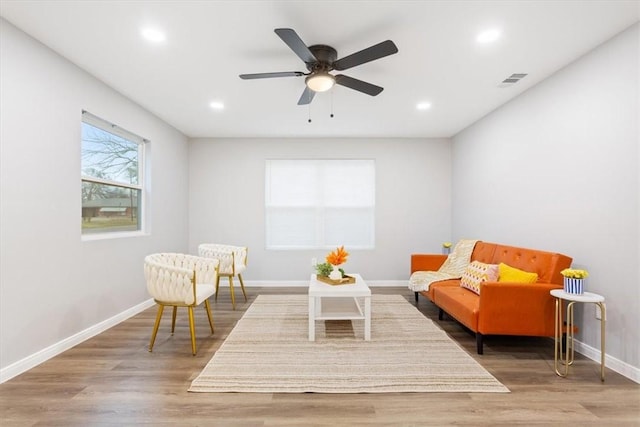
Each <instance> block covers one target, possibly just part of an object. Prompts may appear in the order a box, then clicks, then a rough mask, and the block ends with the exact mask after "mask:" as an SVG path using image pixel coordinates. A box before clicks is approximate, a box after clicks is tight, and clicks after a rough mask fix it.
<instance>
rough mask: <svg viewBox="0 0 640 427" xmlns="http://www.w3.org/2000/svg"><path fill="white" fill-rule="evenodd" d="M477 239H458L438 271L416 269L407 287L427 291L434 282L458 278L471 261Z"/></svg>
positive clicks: (417, 290) (416, 290) (415, 290)
mask: <svg viewBox="0 0 640 427" xmlns="http://www.w3.org/2000/svg"><path fill="white" fill-rule="evenodd" d="M477 242H478V241H477V240H460V241H459V242H458V243H456V246H455V247H454V248H453V251H452V252H451V254H449V256H448V257H447V259H446V260H445V262H444V264H442V266H441V267H440V269H438V271H416V272H414V273H413V274H412V275H411V278H410V279H409V289H411V290H412V291H414V292H422V291H428V290H429V286H431V284H432V283H434V282H439V281H441V280H449V279H459V278H461V277H462V273H464V270H465V269H466V268H467V266H468V265H469V263H470V262H471V253H472V252H473V248H474V246H475V245H476V243H477Z"/></svg>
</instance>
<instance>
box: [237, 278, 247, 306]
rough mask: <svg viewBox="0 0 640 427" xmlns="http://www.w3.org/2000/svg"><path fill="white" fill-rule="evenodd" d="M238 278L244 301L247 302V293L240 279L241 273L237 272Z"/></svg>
mask: <svg viewBox="0 0 640 427" xmlns="http://www.w3.org/2000/svg"><path fill="white" fill-rule="evenodd" d="M238 279H239V280H240V287H241V288H242V294H243V295H244V302H247V293H246V292H245V290H244V282H243V281H242V274H238Z"/></svg>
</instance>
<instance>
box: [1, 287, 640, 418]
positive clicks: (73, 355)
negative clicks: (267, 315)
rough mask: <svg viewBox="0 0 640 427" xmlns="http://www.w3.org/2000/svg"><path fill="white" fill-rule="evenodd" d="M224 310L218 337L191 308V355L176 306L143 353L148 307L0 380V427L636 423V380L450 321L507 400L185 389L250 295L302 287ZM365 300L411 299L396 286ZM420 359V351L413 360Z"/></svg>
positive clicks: (639, 406) (548, 344) (425, 306)
mask: <svg viewBox="0 0 640 427" xmlns="http://www.w3.org/2000/svg"><path fill="white" fill-rule="evenodd" d="M247 291H248V293H249V294H250V295H249V302H248V303H244V302H243V300H242V296H240V298H239V301H240V304H238V309H237V310H236V311H232V310H231V303H230V300H229V298H228V291H227V289H224V290H221V293H220V298H219V301H218V302H216V303H213V302H212V309H213V313H214V319H215V326H216V332H215V334H214V335H213V336H211V335H209V334H208V332H209V330H208V329H209V328H208V324H207V319H206V315H205V313H204V309H203V308H199V309H198V310H197V311H196V330H197V340H198V342H197V344H198V355H197V356H195V357H194V356H192V355H191V346H190V341H189V329H188V321H187V315H186V310H184V309H183V311H179V313H178V321H177V325H176V332H175V334H174V335H173V336H172V335H171V334H170V332H169V330H170V315H169V313H170V312H169V311H168V310H167V313H165V318H164V319H163V323H162V324H161V326H160V331H159V332H158V338H157V340H156V344H155V348H154V351H153V353H149V352H148V351H147V345H148V342H149V336H150V333H151V330H152V326H153V322H154V316H155V312H156V310H155V307H153V308H151V309H149V310H146V311H145V312H143V313H140V314H139V315H137V316H135V317H133V318H131V319H129V320H127V321H125V322H123V323H121V324H120V325H118V326H116V327H114V328H112V329H110V330H108V331H106V332H104V333H102V334H100V335H98V336H96V337H94V338H92V339H90V340H88V341H86V342H84V343H82V344H80V345H78V346H76V347H74V348H73V349H71V350H69V351H66V352H65V353H63V354H61V355H59V356H57V357H55V358H53V359H51V360H49V361H47V362H45V363H43V364H41V365H40V366H38V367H36V368H34V369H32V370H30V371H29V372H26V373H24V374H22V375H20V376H18V377H16V378H14V379H12V380H10V381H7V382H6V383H4V384H2V385H0V425H1V426H3V427H8V426H134V425H145V424H146V425H153V426H165V425H167V426H169V425H171V426H174V425H176V426H243V427H244V426H303V425H304V426H321V425H326V426H364V425H367V426H369V425H377V426H423V425H424V426H430V425H431V426H444V425H466V426H485V425H486V426H488V425H491V426H512V425H518V424H519V425H527V426H530V425H553V426H558V425H580V426H581V427H583V426H640V385H638V384H636V383H634V382H632V381H631V380H629V379H627V378H625V377H623V376H621V375H619V374H616V373H615V372H613V371H610V370H607V372H606V375H607V377H606V381H605V382H604V383H601V382H600V379H599V376H598V375H599V365H598V364H597V363H596V362H593V361H591V360H588V359H585V358H581V357H579V356H577V357H579V358H578V360H576V363H575V365H574V366H573V367H572V369H571V372H570V376H569V377H568V378H566V379H563V378H560V377H558V376H556V375H555V373H554V371H553V341H552V340H550V339H547V338H519V337H487V338H486V340H485V349H484V355H482V356H478V355H477V354H476V353H475V338H474V337H473V336H472V335H471V334H469V333H468V332H466V331H465V330H464V329H463V328H462V327H461V326H460V325H458V324H457V323H456V322H454V321H452V320H446V319H445V320H443V321H438V318H437V310H436V309H435V307H434V306H433V305H432V304H431V303H429V302H428V301H426V300H425V299H423V298H422V297H421V299H420V303H419V305H418V307H419V309H420V310H421V311H422V312H423V313H424V314H425V316H427V317H429V318H431V319H432V320H434V322H436V323H437V324H439V325H440V326H441V327H442V328H443V329H444V330H446V331H447V332H448V333H449V334H450V335H451V336H452V337H453V338H454V339H455V340H456V341H457V342H458V343H460V345H461V346H462V347H463V348H464V349H465V350H466V351H467V352H468V353H469V354H471V355H473V357H474V358H475V359H476V360H478V361H479V362H480V363H481V364H482V366H484V367H485V368H486V369H487V370H488V371H489V372H491V373H492V374H493V375H494V376H495V377H496V378H497V379H498V380H499V381H501V382H502V383H503V384H504V385H506V386H507V387H508V388H509V389H510V390H511V393H507V394H493V393H391V394H309V393H308V394H257V393H256V394H244V393H221V394H210V393H188V392H187V388H188V387H189V385H190V383H191V381H192V380H193V379H194V378H195V377H196V376H197V374H198V373H199V372H200V371H201V370H202V368H203V367H204V366H205V365H206V363H207V362H208V361H209V359H211V357H212V355H213V353H214V352H215V351H216V350H217V349H218V348H219V347H220V345H221V344H222V343H223V342H224V339H225V337H226V336H227V335H228V334H229V332H230V331H231V329H232V328H233V326H234V324H235V323H236V321H237V320H238V319H239V318H240V317H241V316H242V314H243V312H244V310H246V308H247V307H248V306H249V305H250V304H251V302H252V301H253V300H254V299H255V297H256V295H258V294H260V293H263V294H266V293H269V294H300V293H305V292H306V288H248V289H247ZM372 291H373V293H387V294H389V293H394V294H402V295H404V296H405V297H406V298H407V299H408V300H409V301H412V302H413V294H412V293H411V292H409V291H408V290H405V289H401V288H373V289H372ZM416 357H420V355H418V354H417V355H416Z"/></svg>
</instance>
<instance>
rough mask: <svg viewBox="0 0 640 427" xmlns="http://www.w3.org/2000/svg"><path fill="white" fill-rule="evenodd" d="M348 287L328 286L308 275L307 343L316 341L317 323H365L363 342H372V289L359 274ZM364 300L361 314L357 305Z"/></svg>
mask: <svg viewBox="0 0 640 427" xmlns="http://www.w3.org/2000/svg"><path fill="white" fill-rule="evenodd" d="M349 276H352V277H354V278H355V279H356V282H355V283H351V284H348V285H329V284H326V283H323V282H320V281H319V280H317V279H316V275H315V274H312V275H311V280H310V281H309V341H315V340H316V320H364V339H365V341H369V340H371V289H369V287H368V286H367V284H366V282H365V281H364V280H363V279H362V277H360V275H359V274H349ZM358 298H364V311H363V310H362V308H361V307H360V304H359V303H358Z"/></svg>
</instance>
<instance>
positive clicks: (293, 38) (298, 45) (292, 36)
mask: <svg viewBox="0 0 640 427" xmlns="http://www.w3.org/2000/svg"><path fill="white" fill-rule="evenodd" d="M274 31H275V32H276V34H277V35H278V36H280V38H281V39H282V41H283V42H285V43H286V44H287V46H289V48H291V50H292V51H293V52H294V53H295V54H296V55H298V56H299V57H300V59H302V60H303V61H304V63H305V64H310V63H313V62H316V61H317V59H316V57H315V55H314V54H313V53H311V51H310V50H309V48H308V47H307V45H306V44H304V42H303V41H302V39H301V38H300V37H299V36H298V34H297V33H296V32H295V31H293V30H292V29H291V28H276V29H275V30H274Z"/></svg>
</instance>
